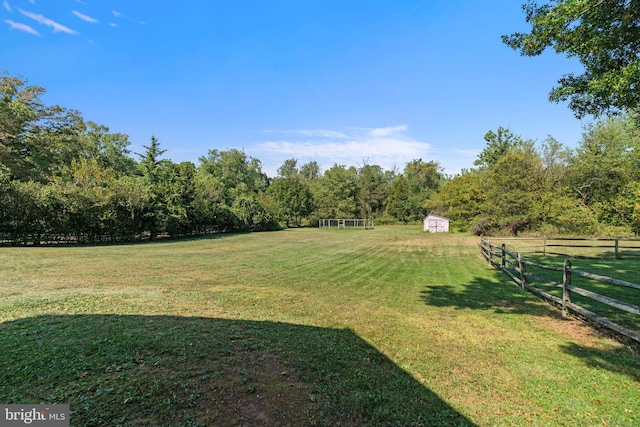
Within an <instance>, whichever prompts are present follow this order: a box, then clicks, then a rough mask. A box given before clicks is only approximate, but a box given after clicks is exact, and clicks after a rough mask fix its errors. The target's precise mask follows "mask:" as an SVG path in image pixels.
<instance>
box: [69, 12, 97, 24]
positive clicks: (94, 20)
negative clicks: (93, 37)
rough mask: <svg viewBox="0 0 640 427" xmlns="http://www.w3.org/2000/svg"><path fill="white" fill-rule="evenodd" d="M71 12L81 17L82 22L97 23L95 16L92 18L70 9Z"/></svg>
mask: <svg viewBox="0 0 640 427" xmlns="http://www.w3.org/2000/svg"><path fill="white" fill-rule="evenodd" d="M71 13H73V14H74V15H76V16H77V17H78V18H80V19H82V20H83V21H84V22H88V23H90V24H97V23H98V20H97V19H95V18H92V17H90V16H88V15H85V14H84V13H80V12H78V11H77V10H74V11H72V12H71Z"/></svg>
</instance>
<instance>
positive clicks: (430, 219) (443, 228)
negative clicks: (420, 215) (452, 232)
mask: <svg viewBox="0 0 640 427" xmlns="http://www.w3.org/2000/svg"><path fill="white" fill-rule="evenodd" d="M424 231H428V232H429V233H448V232H449V218H444V217H441V216H437V215H432V214H429V215H427V216H425V217H424Z"/></svg>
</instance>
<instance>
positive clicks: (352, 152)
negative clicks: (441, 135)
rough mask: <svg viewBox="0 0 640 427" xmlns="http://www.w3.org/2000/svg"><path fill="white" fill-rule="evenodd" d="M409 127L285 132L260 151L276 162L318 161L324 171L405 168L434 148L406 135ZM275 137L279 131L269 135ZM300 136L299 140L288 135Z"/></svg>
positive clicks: (260, 145)
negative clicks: (372, 166) (370, 166)
mask: <svg viewBox="0 0 640 427" xmlns="http://www.w3.org/2000/svg"><path fill="white" fill-rule="evenodd" d="M406 130H407V126H405V125H402V126H394V127H390V128H382V127H381V128H369V129H349V130H346V131H331V130H297V131H284V132H282V136H284V137H285V138H282V139H279V140H269V141H264V142H262V143H260V144H259V145H258V147H257V148H258V150H259V151H260V152H262V153H264V154H266V155H267V156H269V157H271V158H272V159H274V161H280V162H282V161H284V159H286V158H291V157H293V158H297V159H299V160H300V161H301V163H302V162H306V161H309V160H315V161H318V163H320V164H321V165H322V167H323V168H325V169H326V168H328V167H330V166H332V165H333V164H344V165H348V166H357V165H361V164H362V163H363V162H365V161H366V162H369V163H371V164H377V165H380V166H381V167H383V168H384V169H393V168H395V167H402V166H404V164H406V163H407V162H409V161H411V160H413V159H416V158H426V157H427V156H428V155H429V153H430V152H431V145H430V144H428V143H426V142H422V141H417V140H415V139H413V138H411V137H410V136H408V135H406ZM268 132H269V133H276V131H268ZM292 134H294V135H299V136H300V137H299V138H297V139H295V138H294V139H291V138H286V137H287V135H292Z"/></svg>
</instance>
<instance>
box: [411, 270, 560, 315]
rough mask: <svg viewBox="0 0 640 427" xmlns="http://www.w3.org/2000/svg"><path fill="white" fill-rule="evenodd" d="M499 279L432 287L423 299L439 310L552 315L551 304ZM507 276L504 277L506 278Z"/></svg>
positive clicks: (425, 292) (501, 275) (502, 278)
mask: <svg viewBox="0 0 640 427" xmlns="http://www.w3.org/2000/svg"><path fill="white" fill-rule="evenodd" d="M493 274H494V277H495V279H494V280H490V279H485V278H475V279H473V280H472V281H471V282H469V283H465V284H460V285H428V286H427V287H426V288H425V289H424V290H422V291H421V292H420V299H421V300H422V301H423V302H424V303H425V304H427V305H430V306H435V307H454V308H457V309H466V308H468V309H472V310H491V311H493V312H495V313H520V314H529V315H533V316H548V315H550V311H551V309H550V307H549V305H548V304H546V303H544V302H543V301H540V300H539V299H537V298H536V297H535V296H534V295H532V294H530V293H528V292H526V291H523V290H522V289H521V288H519V287H518V286H517V285H515V284H514V283H513V282H511V281H508V280H507V279H505V277H506V276H504V275H503V274H502V273H498V272H497V271H496V272H495V273H493ZM503 276H504V277H503Z"/></svg>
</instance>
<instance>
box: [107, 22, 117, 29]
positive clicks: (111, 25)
mask: <svg viewBox="0 0 640 427" xmlns="http://www.w3.org/2000/svg"><path fill="white" fill-rule="evenodd" d="M109 26H110V27H114V28H115V27H117V26H118V24H116V23H115V22H109Z"/></svg>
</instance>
